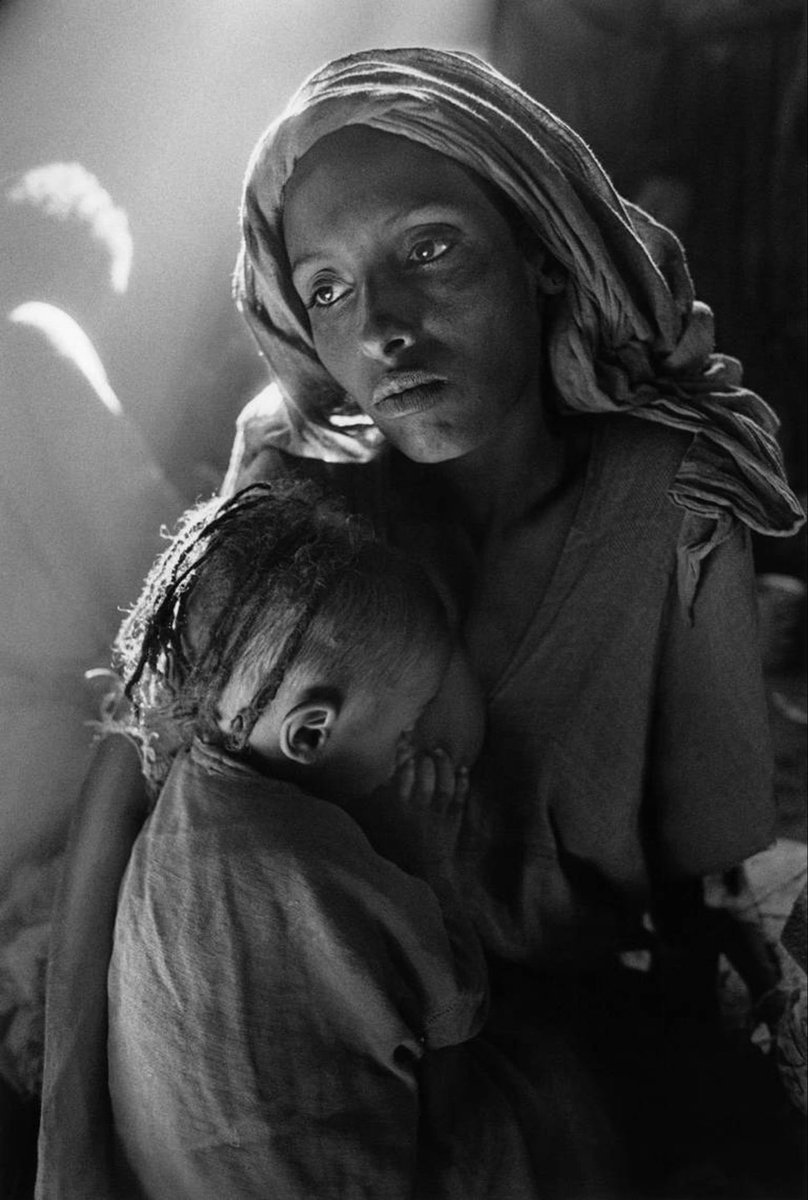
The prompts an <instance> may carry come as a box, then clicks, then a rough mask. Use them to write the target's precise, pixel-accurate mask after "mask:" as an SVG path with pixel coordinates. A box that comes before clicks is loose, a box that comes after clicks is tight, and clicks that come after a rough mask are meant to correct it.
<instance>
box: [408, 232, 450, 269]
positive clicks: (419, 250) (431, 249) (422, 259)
mask: <svg viewBox="0 0 808 1200" xmlns="http://www.w3.org/2000/svg"><path fill="white" fill-rule="evenodd" d="M450 245H451V244H450V242H449V241H448V239H447V238H442V237H431V238H421V239H420V241H418V242H416V243H415V245H414V246H413V247H412V249H411V250H410V253H409V255H408V258H409V260H410V262H416V263H430V262H434V261H435V259H436V258H440V257H441V255H443V254H445V253H446V251H447V250H449V249H450Z"/></svg>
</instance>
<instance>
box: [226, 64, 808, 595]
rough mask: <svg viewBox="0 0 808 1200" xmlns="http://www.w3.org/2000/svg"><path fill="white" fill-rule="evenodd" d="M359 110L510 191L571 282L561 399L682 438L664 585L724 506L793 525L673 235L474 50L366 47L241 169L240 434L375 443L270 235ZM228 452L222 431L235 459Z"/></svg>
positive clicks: (768, 525) (344, 448) (564, 313)
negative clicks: (258, 391)
mask: <svg viewBox="0 0 808 1200" xmlns="http://www.w3.org/2000/svg"><path fill="white" fill-rule="evenodd" d="M353 124H361V125H367V126H371V127H372V128H375V129H378V130H382V131H384V132H387V133H390V134H396V135H399V136H401V137H405V138H409V139H411V140H412V141H416V142H419V143H421V144H423V145H424V146H427V147H429V148H431V149H432V150H435V151H437V152H439V153H441V154H444V155H446V156H447V157H449V158H452V159H455V160H457V161H458V162H460V163H462V164H464V165H465V166H467V167H470V168H472V169H473V170H474V171H476V172H477V173H478V174H479V175H480V176H482V177H483V178H484V179H486V180H489V181H490V182H491V183H493V184H495V185H496V186H497V187H498V188H499V189H500V190H501V191H502V192H503V193H504V194H505V195H506V196H508V197H509V198H510V200H511V201H513V202H514V203H515V204H516V206H517V208H518V209H519V210H520V212H521V213H522V214H523V216H524V217H525V219H526V220H527V222H528V223H529V225H530V226H531V227H532V228H533V229H534V230H535V232H536V233H537V235H538V236H539V238H540V239H541V241H542V242H543V244H544V245H545V246H546V247H547V248H548V249H549V251H550V252H551V254H552V255H553V257H554V258H555V259H556V260H557V261H558V262H559V263H560V264H561V265H562V266H563V268H564V269H565V270H566V271H567V272H568V275H569V280H568V284H567V287H566V289H565V291H564V295H563V298H561V301H560V304H559V309H558V312H557V314H556V316H555V318H554V320H553V322H552V325H551V327H550V328H549V329H548V330H547V332H546V343H547V355H548V362H549V368H550V373H551V376H552V380H553V384H554V389H555V392H556V400H557V403H558V404H559V406H560V407H561V409H562V411H565V412H570V413H607V412H614V411H619V410H626V411H628V412H630V413H631V414H632V415H634V416H636V417H638V418H641V419H643V420H645V421H654V422H660V423H662V424H663V425H667V426H671V427H674V428H677V429H681V430H684V431H687V432H690V433H691V434H694V435H696V436H695V437H694V438H693V440H692V443H691V446H690V448H689V451H688V453H687V454H686V456H685V457H684V458H683V460H682V462H681V465H680V468H679V470H678V472H677V474H676V477H675V479H674V481H673V484H672V486H671V489H670V497H671V499H672V500H673V501H674V503H675V504H677V505H678V506H680V507H681V508H683V509H684V510H685V512H686V520H685V521H684V523H683V526H682V530H681V535H680V543H679V590H680V596H681V598H682V600H683V602H684V603H685V605H688V606H689V605H690V603H691V602H692V600H693V597H694V595H695V591H696V586H697V583H698V579H699V573H700V565H701V563H702V561H703V559H704V557H705V555H706V554H707V553H708V552H709V551H710V550H711V549H712V548H714V547H715V546H716V545H718V544H719V543H720V542H722V541H724V540H725V539H726V538H727V536H728V535H729V533H730V530H731V528H732V526H733V524H734V523H735V521H736V520H740V521H741V522H743V523H744V524H745V525H747V526H748V527H749V528H751V529H753V530H755V531H757V532H759V533H763V534H771V535H778V536H785V535H788V534H790V533H792V532H794V530H795V529H797V528H798V527H799V525H800V524H801V523H802V519H803V518H802V513H801V509H800V507H799V505H798V503H797V501H796V499H795V497H794V496H793V494H792V493H791V491H790V489H789V488H788V485H787V483H786V481H785V478H784V474H783V464H782V458H781V455H780V451H779V448H778V446H777V442H776V440H775V433H776V429H777V425H778V422H777V418H776V416H775V414H774V413H773V412H772V411H771V409H770V408H769V407H768V406H767V405H766V404H765V403H764V402H763V401H762V400H761V399H760V397H759V396H757V395H755V394H754V393H753V392H751V391H749V390H748V389H746V388H744V387H743V386H742V384H741V368H740V364H739V363H738V361H737V360H736V359H733V358H730V357H728V356H726V355H723V354H718V353H715V351H714V345H713V318H712V313H711V311H710V309H709V308H708V307H707V306H706V305H705V304H702V303H700V302H699V301H697V300H696V299H695V297H694V292H693V286H692V283H691V280H690V276H689V273H688V269H687V265H686V262H685V257H684V252H683V250H682V247H681V245H680V243H679V242H678V240H677V239H676V237H675V236H674V235H673V234H672V233H671V232H670V231H669V230H667V229H666V228H664V227H663V226H661V225H659V224H658V223H657V222H655V221H654V220H653V219H652V218H651V217H649V216H648V215H647V214H646V213H644V212H642V211H641V210H640V209H639V208H637V207H636V206H635V205H633V204H631V203H629V202H628V201H626V200H624V199H623V198H621V197H620V196H619V195H618V194H617V192H616V191H615V189H614V187H613V186H612V184H611V183H610V181H609V179H608V177H607V175H606V174H605V172H604V171H603V169H602V168H601V166H600V165H599V163H598V162H597V160H596V159H595V158H594V156H593V155H592V153H591V151H590V150H589V149H588V147H587V146H586V145H585V143H584V142H583V141H582V140H581V139H580V137H578V135H577V134H576V133H574V131H573V130H571V129H570V128H569V127H568V126H567V125H565V124H564V122H563V121H561V120H559V119H558V118H557V117H555V116H554V115H553V114H552V113H551V112H549V111H548V110H547V109H546V108H544V107H543V106H542V105H541V104H539V103H538V102H536V101H535V100H533V99H532V98H531V97H529V96H528V95H527V94H526V93H524V92H523V91H521V89H519V88H518V87H517V86H516V85H514V84H513V83H512V82H510V81H509V80H507V79H505V78H504V77H503V76H502V75H500V74H499V73H498V72H497V71H496V70H494V69H493V68H492V67H490V66H489V65H488V64H486V63H485V62H483V61H481V60H479V59H477V58H475V57H474V56H472V55H469V54H464V53H451V52H446V51H441V50H433V49H389V50H370V51H365V52H363V53H359V54H354V55H349V56H348V57H346V58H342V59H339V60H337V61H335V62H332V63H330V64H328V65H327V66H325V67H323V68H322V69H320V70H319V71H317V72H315V73H314V74H313V75H312V76H311V77H310V78H309V79H308V80H307V82H306V83H304V85H303V86H302V87H301V89H300V90H299V91H298V93H297V94H296V95H295V96H294V97H293V99H292V100H291V102H290V104H289V106H288V107H287V109H286V111H285V112H284V113H283V114H282V115H281V117H280V118H279V119H278V120H277V121H276V122H275V123H274V124H273V125H271V126H270V128H269V129H268V130H267V132H266V134H265V135H264V137H263V138H262V139H261V141H260V142H259V144H258V146H257V147H256V149H255V151H254V153H253V156H252V159H251V162H250V164H249V166H248V170H247V176H246V183H245V191H244V198H243V208H242V218H243V230H244V245H243V250H242V253H241V256H240V258H239V262H238V266H237V271H236V280H235V290H236V297H237V301H238V303H239V305H240V307H241V310H242V312H243V314H244V316H245V317H246V319H247V321H248V324H249V325H250V327H251V329H252V331H253V333H254V335H255V337H256V339H257V341H258V344H259V346H260V348H261V350H262V351H263V353H264V354H265V356H266V358H267V360H268V362H269V365H270V368H271V370H272V372H273V375H274V377H275V382H276V388H275V389H274V390H270V392H269V393H268V394H262V396H261V397H257V398H256V401H255V402H254V404H253V406H252V407H248V409H247V410H245V413H244V414H243V417H242V436H244V433H245V431H246V435H247V436H248V437H250V439H251V442H252V444H253V446H255V444H256V442H257V441H260V442H261V443H262V444H264V445H274V446H277V447H278V448H280V449H284V450H287V451H289V452H291V453H293V454H296V455H299V456H303V457H312V458H319V459H324V460H326V461H331V462H361V461H367V460H368V459H370V458H372V457H374V456H375V455H376V454H377V453H378V452H379V450H380V448H381V446H382V444H383V439H382V438H381V435H380V434H379V432H378V430H376V429H375V427H374V426H373V425H372V424H370V423H369V421H368V419H367V418H366V417H365V416H364V415H363V414H362V413H361V412H359V410H358V409H357V408H356V406H355V405H354V404H353V403H352V401H351V399H350V397H348V396H346V395H345V394H344V393H343V392H342V391H341V390H340V389H339V387H338V385H337V384H336V383H335V382H334V380H333V379H332V378H331V377H330V375H328V373H327V372H326V371H325V369H324V368H323V367H322V365H321V364H320V362H319V360H318V358H317V355H316V353H315V350H314V346H313V343H312V338H311V334H310V329H309V324H308V321H307V318H306V314H305V310H304V308H303V306H302V304H301V302H300V300H299V299H298V297H297V296H296V294H295V291H294V288H293V285H292V280H291V274H290V271H289V266H288V261H287V259H286V253H285V249H284V244H283V231H282V210H283V193H284V187H285V184H286V183H287V181H288V179H289V177H290V175H291V173H292V171H293V170H294V167H295V164H296V162H297V161H298V160H299V158H300V157H301V156H302V155H303V154H305V153H306V151H307V150H308V149H310V148H311V146H313V145H314V144H315V143H316V142H317V141H318V140H319V139H320V138H322V137H324V136H326V135H327V134H329V133H332V132H335V131H336V130H338V129H341V128H343V127H344V126H347V125H353ZM242 452H243V447H240V446H239V445H237V447H236V452H235V453H236V456H238V455H239V454H241V453H242Z"/></svg>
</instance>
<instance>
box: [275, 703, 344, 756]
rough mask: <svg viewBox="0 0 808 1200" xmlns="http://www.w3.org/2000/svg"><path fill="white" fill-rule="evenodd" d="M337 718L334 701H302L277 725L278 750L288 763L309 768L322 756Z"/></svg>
mask: <svg viewBox="0 0 808 1200" xmlns="http://www.w3.org/2000/svg"><path fill="white" fill-rule="evenodd" d="M338 716H339V706H338V704H337V702H336V701H335V700H331V699H317V700H303V701H301V703H300V704H296V705H295V707H294V708H290V709H289V711H288V712H287V714H286V716H285V717H284V718H283V721H282V722H281V729H280V738H279V741H280V748H281V751H282V752H283V754H285V755H286V757H287V758H289V759H291V760H292V762H297V763H301V764H302V765H303V766H310V765H311V764H312V763H314V762H316V761H317V759H318V758H319V757H320V755H321V754H322V752H323V750H324V748H325V746H326V744H327V742H328V739H329V738H330V736H331V732H332V730H333V728H334V725H335V723H336V720H337V717H338Z"/></svg>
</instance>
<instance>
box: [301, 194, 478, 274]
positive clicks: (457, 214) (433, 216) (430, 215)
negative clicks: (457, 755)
mask: <svg viewBox="0 0 808 1200" xmlns="http://www.w3.org/2000/svg"><path fill="white" fill-rule="evenodd" d="M462 218H463V212H462V210H461V209H460V208H459V207H458V206H457V205H455V204H452V203H451V202H449V201H445V200H431V201H426V202H425V203H424V204H419V205H418V206H417V207H416V208H405V207H400V208H399V207H397V208H396V209H395V210H394V211H392V212H391V213H390V214H389V215H388V216H387V217H386V218H385V221H384V224H385V226H390V227H395V226H401V225H403V224H405V223H406V224H407V225H439V224H442V223H446V222H448V223H451V222H452V221H461V220H462ZM330 255H331V251H330V250H329V249H328V248H327V247H324V246H323V247H320V246H318V247H316V248H315V249H313V250H305V251H303V252H301V253H300V254H298V255H296V256H295V258H293V259H290V260H289V266H290V268H291V270H292V271H293V272H294V271H296V270H298V269H299V268H300V267H305V266H307V265H308V264H310V263H312V262H317V261H319V260H321V259H323V258H329V257H330Z"/></svg>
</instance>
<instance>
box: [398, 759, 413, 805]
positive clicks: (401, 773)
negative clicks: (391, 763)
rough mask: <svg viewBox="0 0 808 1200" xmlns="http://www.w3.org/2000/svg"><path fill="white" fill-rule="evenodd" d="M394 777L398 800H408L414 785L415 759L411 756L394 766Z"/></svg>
mask: <svg viewBox="0 0 808 1200" xmlns="http://www.w3.org/2000/svg"><path fill="white" fill-rule="evenodd" d="M395 779H396V791H397V793H398V798H399V800H409V799H410V797H411V796H412V789H413V787H414V786H415V759H414V758H413V757H412V756H410V757H409V758H406V759H404V761H403V762H402V763H401V764H400V765H399V766H398V767H397V768H396V774H395Z"/></svg>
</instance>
